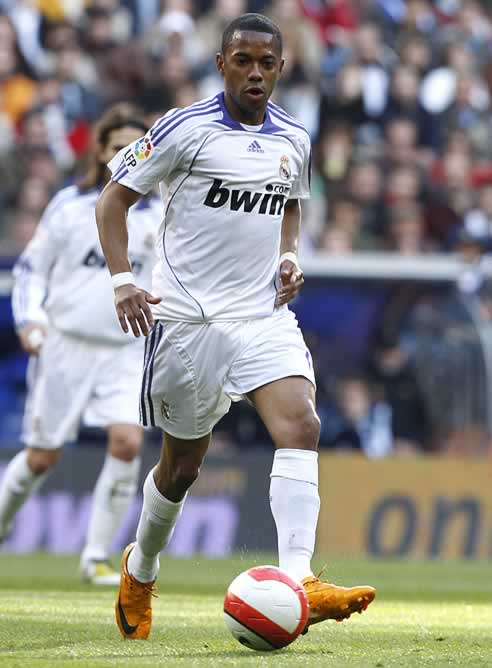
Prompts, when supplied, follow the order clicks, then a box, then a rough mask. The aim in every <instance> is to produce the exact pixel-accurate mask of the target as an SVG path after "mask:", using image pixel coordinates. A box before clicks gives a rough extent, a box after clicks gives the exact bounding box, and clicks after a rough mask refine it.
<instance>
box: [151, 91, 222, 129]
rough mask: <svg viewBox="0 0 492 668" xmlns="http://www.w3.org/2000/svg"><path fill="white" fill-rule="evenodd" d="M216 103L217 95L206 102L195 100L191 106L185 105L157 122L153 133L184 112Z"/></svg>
mask: <svg viewBox="0 0 492 668" xmlns="http://www.w3.org/2000/svg"><path fill="white" fill-rule="evenodd" d="M215 104H217V96H215V97H214V98H212V99H211V100H208V101H206V102H195V104H191V105H190V106H189V107H185V108H184V109H179V110H178V111H176V112H175V113H174V114H171V115H170V116H164V117H163V118H162V119H161V120H160V121H157V124H156V125H154V127H152V128H151V132H152V134H153V135H156V134H159V132H160V131H161V130H162V128H164V127H165V126H167V125H169V123H172V122H173V121H175V120H177V119H178V118H179V117H180V116H182V115H183V114H187V113H189V112H190V111H195V110H196V111H198V110H199V109H206V108H207V107H210V106H213V105H215Z"/></svg>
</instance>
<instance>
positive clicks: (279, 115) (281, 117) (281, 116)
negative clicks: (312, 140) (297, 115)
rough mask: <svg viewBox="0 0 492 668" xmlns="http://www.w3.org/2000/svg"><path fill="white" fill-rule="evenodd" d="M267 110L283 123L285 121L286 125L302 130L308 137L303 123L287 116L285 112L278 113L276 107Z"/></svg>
mask: <svg viewBox="0 0 492 668" xmlns="http://www.w3.org/2000/svg"><path fill="white" fill-rule="evenodd" d="M269 111H270V113H271V114H272V115H273V116H274V117H275V118H276V119H277V120H279V121H283V122H284V123H287V124H288V125H292V127H294V128H298V129H299V130H303V131H304V132H305V133H306V134H307V135H308V137H309V132H308V131H307V130H306V128H305V127H304V125H302V124H301V123H298V122H297V121H295V120H294V119H293V118H292V117H291V116H289V115H288V114H285V112H283V113H280V112H279V111H277V109H274V108H273V107H270V108H269Z"/></svg>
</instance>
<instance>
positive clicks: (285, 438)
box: [250, 376, 376, 628]
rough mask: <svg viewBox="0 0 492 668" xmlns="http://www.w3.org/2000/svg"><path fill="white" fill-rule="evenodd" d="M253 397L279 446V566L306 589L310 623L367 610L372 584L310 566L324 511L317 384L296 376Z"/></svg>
mask: <svg viewBox="0 0 492 668" xmlns="http://www.w3.org/2000/svg"><path fill="white" fill-rule="evenodd" d="M250 399H251V400H252V401H253V403H254V405H255V407H256V409H257V411H258V413H259V415H260V417H261V418H262V420H263V422H264V424H265V426H266V427H267V429H268V431H269V432H270V435H271V436H272V439H273V441H274V443H275V446H276V448H277V450H276V452H275V457H274V462H273V467H272V473H271V485H270V505H271V509H272V514H273V517H274V520H275V524H276V526H277V534H278V549H279V565H280V567H281V568H284V569H285V570H286V571H287V572H288V573H289V574H290V575H291V576H292V577H294V578H295V579H297V580H299V581H300V582H302V584H303V585H304V588H305V589H306V593H307V595H308V601H309V607H310V615H309V621H308V626H309V625H311V624H317V623H318V622H322V621H324V620H325V619H336V620H342V619H347V618H348V617H350V615H351V614H352V613H354V612H362V611H363V610H365V609H366V608H367V606H368V605H369V603H371V601H373V600H374V597H375V595H376V591H375V589H374V588H373V587H369V586H360V587H350V588H347V587H338V586H337V585H334V584H331V583H328V582H322V581H321V580H320V579H319V578H318V577H316V576H314V574H313V572H312V570H311V558H312V555H313V552H314V544H315V538H316V526H317V522H318V514H319V495H318V453H317V448H318V440H319V418H318V416H317V414H316V409H315V391H314V387H313V386H312V384H311V383H310V382H309V381H308V380H307V379H305V378H303V377H300V376H292V377H289V378H284V379H281V380H278V381H275V382H273V383H269V384H267V385H264V386H262V387H260V388H258V389H257V390H255V391H254V392H251V393H250ZM306 628H307V627H306Z"/></svg>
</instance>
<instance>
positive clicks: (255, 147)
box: [246, 139, 265, 153]
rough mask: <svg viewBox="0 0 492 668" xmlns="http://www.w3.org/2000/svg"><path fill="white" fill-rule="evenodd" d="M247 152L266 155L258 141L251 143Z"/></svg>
mask: <svg viewBox="0 0 492 668" xmlns="http://www.w3.org/2000/svg"><path fill="white" fill-rule="evenodd" d="M246 150H247V151H248V153H265V151H264V150H263V149H262V148H261V146H260V142H258V141H256V139H255V140H254V141H252V142H251V144H250V145H249V146H248V148H247V149H246Z"/></svg>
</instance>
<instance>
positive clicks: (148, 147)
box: [125, 135, 153, 169]
mask: <svg viewBox="0 0 492 668" xmlns="http://www.w3.org/2000/svg"><path fill="white" fill-rule="evenodd" d="M152 149H153V146H152V140H151V138H150V135H146V136H145V137H142V138H141V139H137V141H136V142H135V144H134V145H133V146H131V147H130V148H129V149H128V150H127V152H126V153H125V164H126V166H127V167H128V169H132V168H133V167H136V166H137V165H138V163H139V162H140V161H141V160H145V159H146V158H148V157H149V155H150V154H151V153H152Z"/></svg>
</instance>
